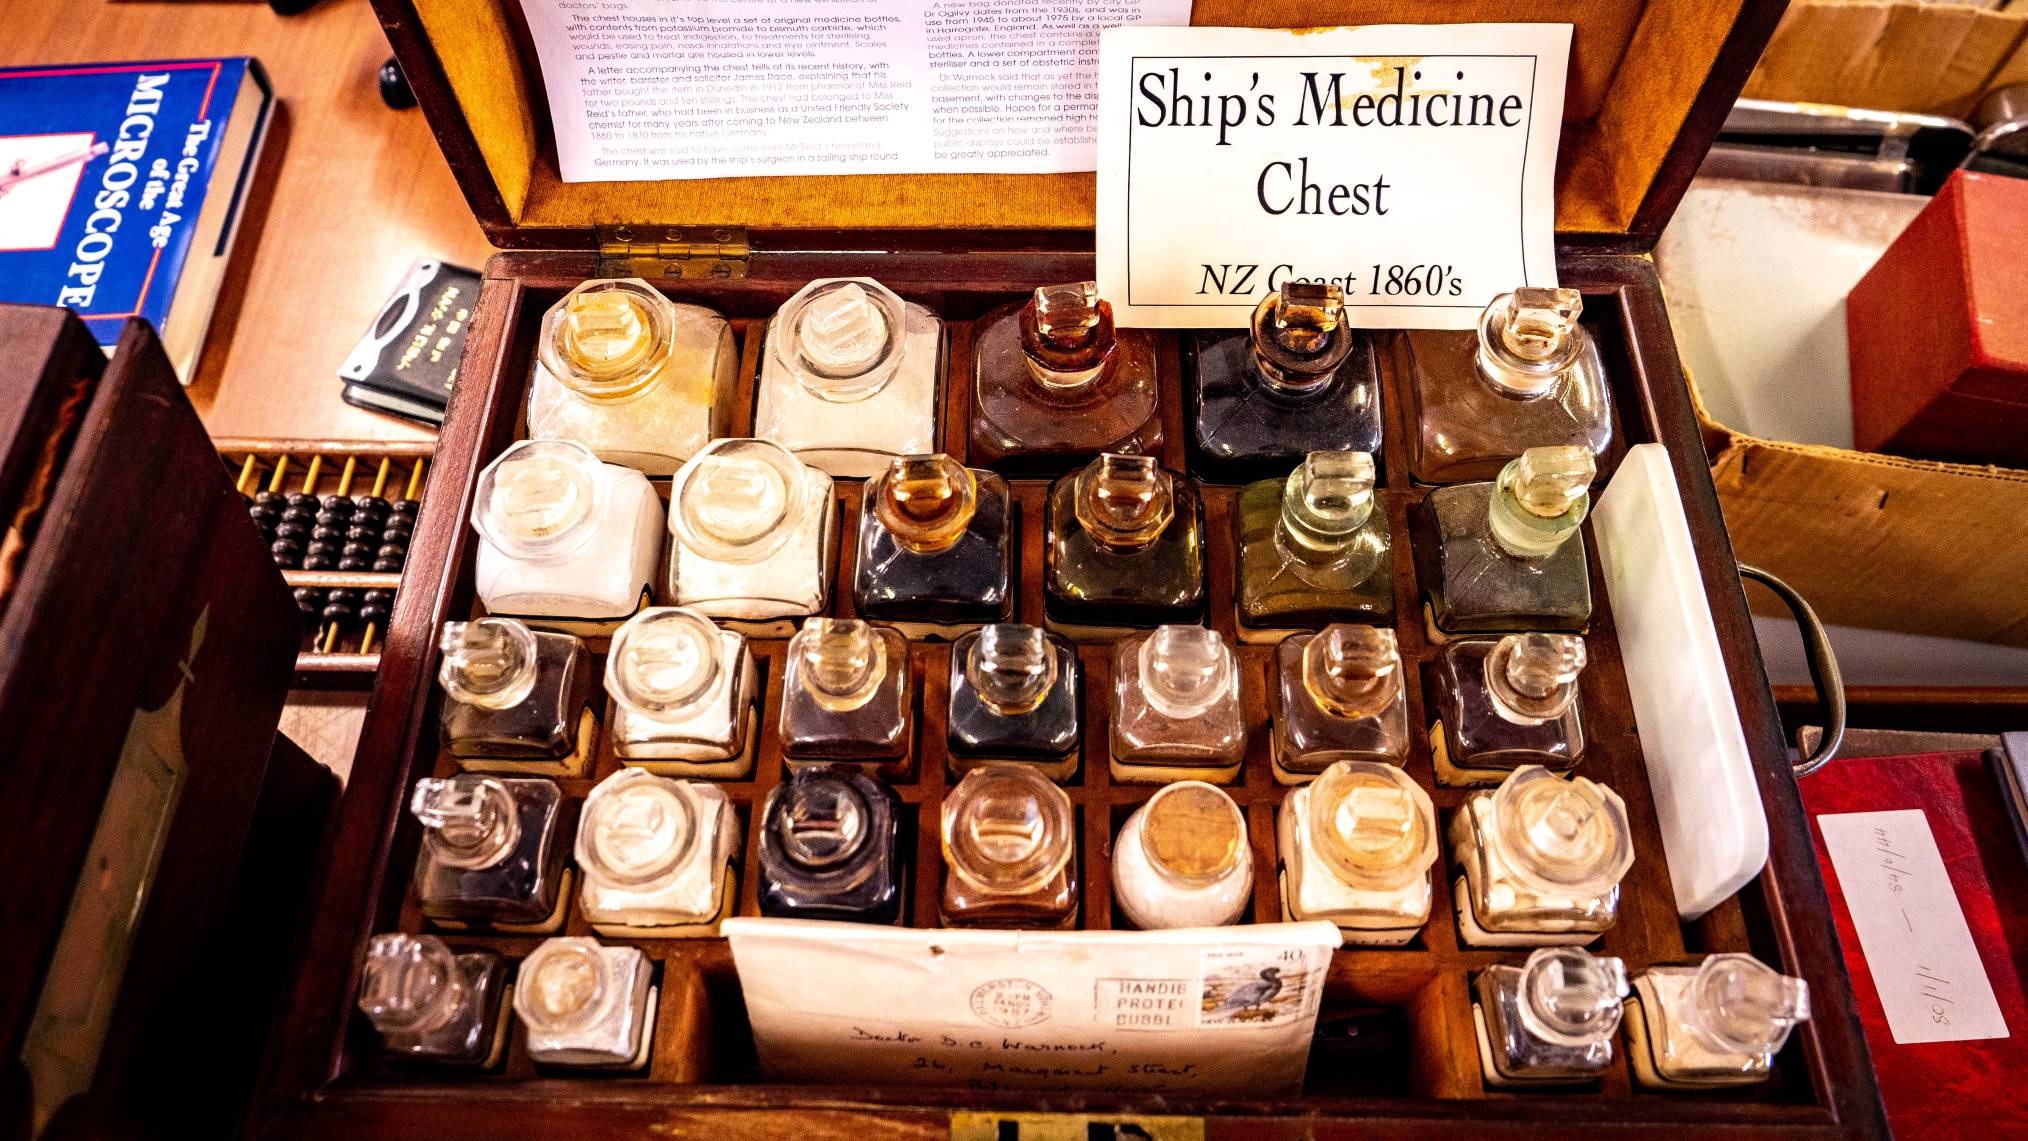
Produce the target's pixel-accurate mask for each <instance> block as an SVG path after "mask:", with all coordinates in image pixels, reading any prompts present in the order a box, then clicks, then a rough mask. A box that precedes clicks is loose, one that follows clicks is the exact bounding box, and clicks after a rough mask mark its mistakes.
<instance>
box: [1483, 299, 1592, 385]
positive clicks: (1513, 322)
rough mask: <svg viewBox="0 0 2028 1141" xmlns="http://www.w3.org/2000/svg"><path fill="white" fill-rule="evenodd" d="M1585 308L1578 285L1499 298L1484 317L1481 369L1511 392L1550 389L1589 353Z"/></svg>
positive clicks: (1488, 307)
mask: <svg viewBox="0 0 2028 1141" xmlns="http://www.w3.org/2000/svg"><path fill="white" fill-rule="evenodd" d="M1583 312H1584V295H1583V294H1581V293H1579V292H1578V291H1577V290H1575V289H1542V288H1536V287H1532V286H1524V287H1522V288H1520V289H1517V290H1515V291H1514V292H1512V293H1503V294H1501V295H1500V296H1498V297H1495V298H1494V299H1493V300H1492V303H1491V304H1489V305H1487V306H1486V309H1485V312H1484V313H1483V314H1481V316H1480V318H1479V371H1480V372H1481V373H1482V374H1483V375H1484V376H1485V377H1486V379H1487V380H1489V381H1491V382H1492V384H1493V386H1494V388H1496V389H1498V390H1500V391H1503V392H1506V393H1507V394H1508V395H1511V396H1518V397H1533V396H1540V395H1542V394H1544V393H1546V392H1548V391H1549V390H1550V389H1551V388H1552V387H1554V386H1555V384H1556V382H1557V380H1559V379H1560V378H1561V377H1562V376H1563V373H1564V371H1565V370H1566V369H1568V368H1569V367H1570V366H1571V365H1572V364H1573V363H1575V362H1576V360H1577V358H1578V354H1580V353H1582V352H1583V351H1584V347H1585V344H1586V333H1585V331H1584V326H1582V325H1580V324H1578V317H1579V315H1581V314H1582V313H1583Z"/></svg>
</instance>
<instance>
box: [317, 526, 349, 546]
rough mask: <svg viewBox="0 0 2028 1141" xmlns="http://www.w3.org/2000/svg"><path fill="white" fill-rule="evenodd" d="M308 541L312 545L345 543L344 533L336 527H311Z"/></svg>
mask: <svg viewBox="0 0 2028 1141" xmlns="http://www.w3.org/2000/svg"><path fill="white" fill-rule="evenodd" d="M310 541H311V542H313V543H343V542H344V541H345V532H344V531H343V530H342V529H341V528H338V527H325V526H317V527H312V528H311V529H310Z"/></svg>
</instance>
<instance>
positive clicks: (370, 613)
mask: <svg viewBox="0 0 2028 1141" xmlns="http://www.w3.org/2000/svg"><path fill="white" fill-rule="evenodd" d="M393 612H394V592H393V591H391V590H369V591H367V592H366V593H365V594H362V595H360V596H359V620H360V621H361V622H371V623H373V624H374V625H375V626H378V627H379V628H380V629H382V630H385V629H387V619H388V616H389V615H390V614H392V613H393Z"/></svg>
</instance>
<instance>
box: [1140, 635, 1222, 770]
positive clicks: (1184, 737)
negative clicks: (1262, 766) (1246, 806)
mask: <svg viewBox="0 0 2028 1141" xmlns="http://www.w3.org/2000/svg"><path fill="white" fill-rule="evenodd" d="M1111 743H1112V775H1113V779H1114V780H1116V781H1123V782H1125V783H1128V784H1166V783H1168V782H1169V781H1174V780H1192V779H1195V780H1208V781H1213V782H1216V783H1218V784H1231V783H1232V782H1233V780H1234V779H1236V778H1237V777H1238V776H1239V766H1240V764H1241V763H1242V762H1243V761H1244V760H1245V759H1246V717H1245V714H1244V712H1243V711H1242V710H1241V708H1240V699H1239V659H1238V658H1237V657H1236V656H1235V655H1234V654H1233V652H1232V647H1231V646H1228V645H1226V644H1225V639H1224V638H1223V637H1221V636H1220V635H1219V633H1218V631H1216V630H1210V629H1206V628H1205V627H1203V626H1160V627H1157V628H1156V629H1155V630H1153V631H1152V632H1150V633H1147V634H1137V635H1135V636H1134V637H1131V638H1128V639H1126V640H1124V641H1122V642H1120V643H1119V644H1118V645H1116V646H1114V647H1113V697H1112V742H1111Z"/></svg>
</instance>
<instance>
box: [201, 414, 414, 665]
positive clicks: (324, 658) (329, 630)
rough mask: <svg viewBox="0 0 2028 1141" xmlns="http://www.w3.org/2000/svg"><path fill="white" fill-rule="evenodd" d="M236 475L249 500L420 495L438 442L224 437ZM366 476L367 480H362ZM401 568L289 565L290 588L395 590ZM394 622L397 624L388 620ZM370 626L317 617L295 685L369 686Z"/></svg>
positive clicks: (373, 656)
mask: <svg viewBox="0 0 2028 1141" xmlns="http://www.w3.org/2000/svg"><path fill="white" fill-rule="evenodd" d="M213 444H214V446H216V447H217V448H218V457H219V459H220V460H222V461H223V462H224V463H225V465H226V468H227V470H228V471H229V472H230V473H231V475H232V479H233V486H234V488H235V489H237V490H238V491H239V493H240V494H241V495H243V496H245V497H246V498H247V499H248V501H249V502H250V501H251V500H252V499H253V495H254V493H255V492H256V491H260V490H271V491H283V492H289V491H308V492H313V493H315V494H317V495H326V494H331V493H334V492H335V493H337V494H340V495H358V494H362V493H364V492H373V494H382V492H381V491H375V490H374V488H375V485H376V484H384V489H385V491H386V492H394V491H400V492H401V493H402V494H401V495H399V496H395V495H391V494H390V495H389V496H388V498H390V499H394V498H403V499H415V500H420V499H421V498H422V497H423V493H424V491H425V489H426V488H427V485H428V472H429V462H430V460H431V459H432V458H433V457H434V456H435V455H436V450H437V446H436V445H435V444H434V443H431V442H429V441H418V442H413V443H391V442H380V441H371V440H367V441H359V440H296V439H265V438H257V437H236V436H222V437H219V438H218V439H216V440H214V441H213ZM361 479H364V480H365V481H366V482H365V483H364V484H361V483H360V480H361ZM405 569H406V568H404V570H402V571H382V572H375V571H313V570H302V569H296V570H284V571H283V572H282V581H284V582H286V583H288V584H289V587H290V589H292V590H293V589H294V588H296V587H314V588H316V589H319V590H327V589H336V588H341V587H342V588H350V589H354V590H389V591H398V590H399V589H400V587H401V583H402V576H403V574H404V573H405ZM390 624H392V623H390ZM386 633H387V632H386V631H384V630H375V629H373V627H372V626H371V624H367V625H365V626H363V627H362V628H361V629H359V630H358V631H356V632H354V631H348V630H345V629H343V628H341V627H338V626H337V625H336V624H335V623H334V624H332V625H329V626H327V625H325V624H322V623H319V624H318V625H317V626H316V627H315V628H312V629H306V630H305V631H304V632H303V645H302V648H301V649H300V650H299V651H298V652H297V654H296V684H297V685H299V686H306V687H313V688H314V687H325V686H341V687H342V686H365V685H368V684H370V683H371V680H372V677H373V673H374V671H375V670H377V669H379V668H380V651H379V649H378V648H377V646H376V644H375V639H376V638H383V637H384V636H385V635H386Z"/></svg>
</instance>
